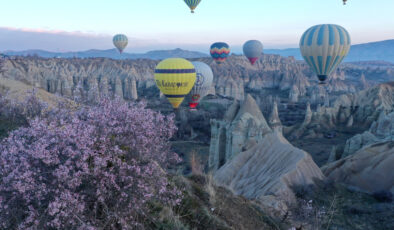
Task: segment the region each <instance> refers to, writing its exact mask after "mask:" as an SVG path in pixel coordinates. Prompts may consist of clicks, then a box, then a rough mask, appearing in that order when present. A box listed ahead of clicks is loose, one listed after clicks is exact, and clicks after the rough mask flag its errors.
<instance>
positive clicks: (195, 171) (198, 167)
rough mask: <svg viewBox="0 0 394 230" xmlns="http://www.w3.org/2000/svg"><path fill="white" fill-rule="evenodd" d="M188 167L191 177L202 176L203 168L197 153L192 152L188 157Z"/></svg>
mask: <svg viewBox="0 0 394 230" xmlns="http://www.w3.org/2000/svg"><path fill="white" fill-rule="evenodd" d="M190 167H191V169H192V175H202V174H203V166H202V164H201V161H200V158H199V157H198V155H197V153H196V152H195V151H194V152H192V154H191V157H190Z"/></svg>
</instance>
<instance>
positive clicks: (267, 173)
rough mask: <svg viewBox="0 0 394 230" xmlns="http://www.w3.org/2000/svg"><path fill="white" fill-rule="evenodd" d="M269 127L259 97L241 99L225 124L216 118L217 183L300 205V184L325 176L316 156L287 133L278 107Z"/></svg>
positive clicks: (213, 154) (213, 158) (212, 159)
mask: <svg viewBox="0 0 394 230" xmlns="http://www.w3.org/2000/svg"><path fill="white" fill-rule="evenodd" d="M270 121H271V122H270V123H271V124H272V126H273V128H274V131H273V130H271V128H270V127H269V126H268V124H267V122H266V120H265V118H264V116H263V114H262V113H261V111H260V109H259V108H258V107H257V104H256V102H255V101H254V99H253V98H252V97H251V96H250V95H247V97H246V99H245V101H243V102H242V103H241V102H239V101H235V102H234V104H233V105H232V106H230V108H229V109H228V111H227V112H226V114H225V116H224V119H223V120H221V121H218V120H211V129H212V134H211V146H210V155H209V166H210V169H211V170H213V171H216V173H215V174H214V179H215V181H216V182H217V183H219V184H222V185H226V186H229V187H230V188H231V189H233V191H235V193H236V194H239V195H243V196H245V197H247V198H250V199H261V200H262V201H264V200H267V199H268V198H267V196H268V195H275V196H276V197H277V196H283V198H285V199H286V200H288V201H294V194H293V192H292V190H291V188H292V186H295V185H307V184H313V183H314V181H313V180H314V179H315V178H317V179H322V178H323V177H324V176H323V174H322V173H321V171H320V169H319V168H318V167H317V166H316V164H315V163H314V162H313V160H312V158H311V157H310V155H309V154H308V153H306V152H304V151H302V150H300V149H297V148H295V147H293V146H292V145H291V144H290V143H289V142H288V141H287V140H286V139H285V138H284V137H283V136H282V134H281V132H280V129H278V127H279V126H280V120H279V117H278V114H277V108H275V105H274V107H273V112H272V116H271V119H270Z"/></svg>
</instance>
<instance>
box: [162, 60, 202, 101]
mask: <svg viewBox="0 0 394 230" xmlns="http://www.w3.org/2000/svg"><path fill="white" fill-rule="evenodd" d="M195 81H196V69H195V68H194V66H193V64H192V63H191V62H189V61H187V60H186V59H183V58H168V59H165V60H163V61H161V62H160V63H159V64H158V65H157V66H156V69H155V82H156V85H157V87H158V88H159V89H160V91H161V92H162V93H163V94H164V96H166V97H167V99H168V101H169V102H170V103H171V105H172V107H173V108H174V109H177V108H178V107H179V105H180V104H181V103H182V101H183V99H184V98H185V96H186V95H187V94H188V93H189V92H190V90H191V89H192V88H193V85H194V83H195Z"/></svg>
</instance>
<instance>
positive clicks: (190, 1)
mask: <svg viewBox="0 0 394 230" xmlns="http://www.w3.org/2000/svg"><path fill="white" fill-rule="evenodd" d="M184 1H185V3H186V5H187V6H188V7H189V8H190V10H191V12H192V13H194V10H195V9H196V7H197V6H198V4H200V2H201V0H184Z"/></svg>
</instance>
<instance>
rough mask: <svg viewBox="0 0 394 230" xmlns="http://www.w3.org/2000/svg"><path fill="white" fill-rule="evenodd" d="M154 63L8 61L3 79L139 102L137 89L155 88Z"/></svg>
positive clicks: (56, 91) (62, 91)
mask: <svg viewBox="0 0 394 230" xmlns="http://www.w3.org/2000/svg"><path fill="white" fill-rule="evenodd" d="M156 63H157V62H155V61H152V60H136V61H118V60H110V59H103V58H94V59H39V58H17V59H5V60H4V61H3V64H2V71H1V73H0V77H3V78H9V79H13V80H18V81H22V82H24V83H27V84H29V85H32V86H34V87H38V88H42V89H45V90H46V91H48V92H50V93H54V94H60V95H62V96H67V97H71V96H74V97H75V96H86V97H94V95H92V94H93V92H100V93H105V94H110V95H111V94H112V95H117V96H120V97H121V98H124V99H130V100H131V99H137V98H138V92H137V88H149V87H151V86H153V85H154V82H153V70H154V68H155V66H156Z"/></svg>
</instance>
